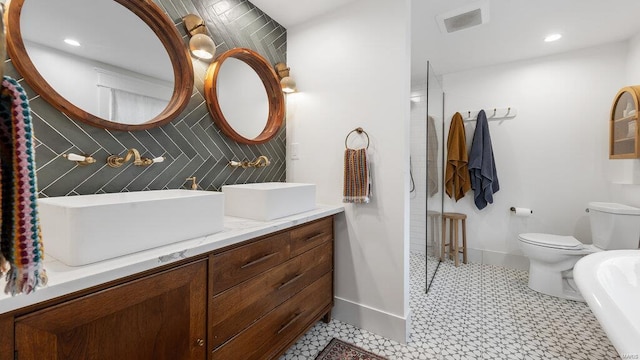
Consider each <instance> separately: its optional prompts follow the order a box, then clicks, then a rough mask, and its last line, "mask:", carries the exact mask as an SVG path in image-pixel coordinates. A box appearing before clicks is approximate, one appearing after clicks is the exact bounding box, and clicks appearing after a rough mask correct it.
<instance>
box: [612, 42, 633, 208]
mask: <svg viewBox="0 0 640 360" xmlns="http://www.w3.org/2000/svg"><path fill="white" fill-rule="evenodd" d="M626 60H627V66H626V76H625V80H626V81H625V82H624V84H621V85H620V87H622V86H629V85H640V34H638V35H637V36H635V37H634V38H631V39H630V40H629V52H628V56H627V59H626ZM614 95H615V94H614ZM611 101H613V95H612V96H611ZM607 168H608V170H609V173H610V176H609V177H610V179H611V182H612V183H611V185H610V188H611V193H612V201H615V202H620V203H623V204H628V205H632V206H638V207H640V159H616V160H609V161H608V163H607Z"/></svg>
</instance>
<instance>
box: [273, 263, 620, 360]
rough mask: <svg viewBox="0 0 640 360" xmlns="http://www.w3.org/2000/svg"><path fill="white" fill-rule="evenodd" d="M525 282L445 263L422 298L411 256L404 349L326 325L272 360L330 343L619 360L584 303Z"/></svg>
mask: <svg viewBox="0 0 640 360" xmlns="http://www.w3.org/2000/svg"><path fill="white" fill-rule="evenodd" d="M436 263H437V260H435V259H433V258H430V259H429V266H431V264H436ZM527 278H528V273H527V272H526V271H520V270H513V269H506V268H503V267H498V266H490V265H480V264H467V265H461V266H460V267H458V268H456V267H455V266H454V265H453V263H452V262H450V261H449V262H446V263H442V264H441V265H440V268H439V269H438V272H437V274H436V276H435V278H434V280H433V284H432V286H431V289H430V291H429V294H426V295H425V293H424V290H425V255H423V254H419V253H411V299H410V306H411V309H412V312H413V332H412V335H411V339H410V341H409V342H408V343H407V344H406V345H403V344H399V343H397V342H395V341H392V340H388V339H385V338H383V337H381V336H378V335H375V334H372V333H370V332H368V331H365V330H361V329H358V328H356V327H354V326H351V325H349V324H345V323H341V322H340V321H337V320H335V319H334V320H332V321H331V322H330V323H329V324H324V323H322V322H319V323H318V324H317V325H315V326H314V327H313V328H311V330H309V332H308V333H307V334H306V335H305V336H303V337H302V338H301V339H300V340H299V341H298V342H297V343H296V344H294V345H293V346H292V347H291V348H290V349H289V350H288V351H287V353H285V354H284V355H283V356H282V357H281V358H280V360H303V359H314V358H315V356H316V354H318V352H320V351H321V350H322V349H323V348H324V347H325V345H327V344H328V343H329V341H330V340H331V338H332V337H337V338H340V339H342V340H344V341H347V342H350V343H352V344H355V345H357V346H360V347H362V348H364V349H366V350H369V351H371V352H374V353H376V354H380V355H383V356H386V357H387V358H389V359H390V360H394V359H397V360H413V359H438V360H440V359H442V360H449V359H455V360H458V359H469V360H476V359H482V360H484V359H505V360H511V359H527V360H542V359H559V360H583V359H587V360H590V359H593V360H605V359H607V360H608V359H620V357H619V356H618V354H617V352H616V350H615V349H614V348H613V346H612V345H611V343H610V342H609V339H608V338H607V336H606V335H605V333H604V332H603V331H602V329H601V328H600V324H599V323H598V321H597V320H596V318H595V317H594V316H593V314H592V313H591V310H589V307H588V306H587V305H586V304H584V303H578V302H574V301H570V300H563V299H558V298H554V297H550V296H546V295H542V294H539V293H536V292H535V291H533V290H531V289H529V288H528V287H527Z"/></svg>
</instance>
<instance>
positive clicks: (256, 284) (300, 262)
mask: <svg viewBox="0 0 640 360" xmlns="http://www.w3.org/2000/svg"><path fill="white" fill-rule="evenodd" d="M209 259H210V261H209V266H210V274H211V276H210V278H211V284H210V288H211V292H210V296H211V300H210V302H209V323H210V327H209V330H210V332H209V347H210V351H211V352H212V357H211V359H213V360H229V359H242V360H252V359H274V358H277V357H278V356H279V355H281V354H282V353H283V352H284V351H286V349H287V348H288V347H289V346H291V345H292V344H293V343H294V342H295V341H296V340H297V339H298V338H299V337H300V336H302V334H304V332H305V331H306V330H307V329H309V328H310V327H311V326H312V325H313V324H314V323H315V322H316V321H318V320H319V319H321V318H324V320H325V321H329V319H330V312H331V308H332V307H333V218H331V217H329V218H325V219H320V220H318V221H315V222H312V223H309V224H305V225H302V226H299V227H296V228H293V229H291V230H289V231H286V232H283V233H280V234H277V235H274V236H269V237H266V238H263V239H259V240H256V241H254V242H251V243H249V244H245V245H242V246H239V247H235V248H231V249H226V250H225V249H223V251H221V252H217V253H214V254H212V255H211V256H210V258H209ZM275 259H277V260H275Z"/></svg>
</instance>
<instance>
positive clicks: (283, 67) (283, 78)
mask: <svg viewBox="0 0 640 360" xmlns="http://www.w3.org/2000/svg"><path fill="white" fill-rule="evenodd" d="M275 67H276V72H277V73H278V77H279V78H280V86H282V92H284V93H287V94H290V93H294V92H296V91H298V89H297V88H296V81H295V80H293V78H292V77H291V76H289V70H290V69H289V68H288V67H287V64H285V63H281V62H280V63H277V64H276V66H275Z"/></svg>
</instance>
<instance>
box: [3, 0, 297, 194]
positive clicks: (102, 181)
mask: <svg viewBox="0 0 640 360" xmlns="http://www.w3.org/2000/svg"><path fill="white" fill-rule="evenodd" d="M155 1H156V3H157V4H158V5H160V6H161V7H162V8H163V9H164V10H165V12H166V13H167V14H168V15H169V17H170V18H171V19H172V20H173V21H174V23H175V24H176V27H177V28H178V30H179V31H180V33H181V34H183V38H184V41H185V46H186V43H187V41H188V40H187V37H186V34H185V31H184V29H183V25H182V17H183V16H184V15H186V14H189V13H195V14H199V15H200V16H201V17H202V18H203V19H205V21H206V22H207V26H208V29H209V33H210V34H211V35H212V37H213V39H214V41H215V43H216V44H217V45H218V53H222V52H224V51H226V50H229V49H231V48H235V47H247V48H250V49H253V50H255V51H257V52H258V53H260V54H261V55H263V56H264V57H265V58H266V59H267V60H269V62H271V63H272V64H275V63H277V62H279V61H285V60H286V46H287V43H286V29H284V28H283V27H282V26H280V25H279V24H278V23H276V22H275V21H273V20H272V19H271V18H270V17H269V16H267V15H266V14H265V13H263V12H262V11H261V10H260V9H258V8H256V7H255V6H254V5H253V4H251V3H250V2H248V1H242V0H224V1H217V0H155ZM207 66H208V64H205V63H203V62H201V61H199V60H195V61H194V74H195V86H194V90H193V95H192V96H191V101H190V103H189V106H188V107H187V109H186V110H185V111H184V112H183V113H182V114H180V116H179V117H178V118H176V119H175V120H173V121H172V122H171V123H170V124H168V125H165V126H163V127H161V128H155V129H151V130H148V131H136V132H121V131H109V130H103V129H99V128H95V127H92V126H88V125H85V124H83V123H80V122H77V121H74V120H71V119H69V118H68V117H67V116H66V115H64V114H62V113H60V112H59V111H57V110H56V109H55V108H53V107H52V106H51V105H49V104H48V103H47V102H46V101H44V100H43V99H42V98H41V97H40V96H38V94H36V93H35V92H34V91H33V90H32V89H31V88H30V87H29V86H28V85H27V84H26V82H24V81H21V84H22V86H24V87H25V90H26V91H27V93H28V94H29V97H30V104H31V111H32V115H33V122H34V132H35V137H36V139H37V142H36V168H37V175H38V188H39V192H40V195H41V196H62V195H76V194H93V193H103V192H121V191H136V190H154V189H176V188H184V187H186V183H185V179H186V178H187V177H191V176H196V177H197V178H198V182H199V184H200V186H201V187H202V188H203V189H206V190H218V189H219V188H220V186H222V185H224V184H238V183H252V182H265V181H284V180H285V175H286V166H285V164H286V161H285V138H286V134H285V128H284V127H283V128H282V129H281V130H280V133H279V134H278V136H277V137H276V138H274V139H273V140H271V141H269V142H268V143H266V144H262V145H243V144H238V143H235V142H234V141H232V140H230V139H228V138H227V137H226V136H225V135H224V134H222V133H220V130H219V129H218V128H217V127H216V125H215V124H214V123H213V119H212V118H211V116H210V115H209V113H208V111H207V105H206V103H205V100H204V96H203V84H204V75H205V72H206V68H207ZM5 74H6V75H9V76H12V77H14V78H16V79H21V78H22V77H21V76H20V75H19V74H18V73H17V72H16V71H15V69H14V68H13V66H12V65H11V61H8V62H7V63H6V66H5ZM132 147H133V148H137V149H138V150H140V152H141V154H142V155H143V156H146V157H156V156H161V155H163V156H165V157H166V161H165V162H163V163H160V164H154V165H152V166H149V167H137V166H133V165H132V164H127V165H125V166H123V167H122V168H119V169H113V168H110V167H108V166H106V163H105V160H106V158H107V156H109V155H110V154H120V155H124V154H125V153H126V151H127V149H129V148H132ZM69 152H73V153H79V154H90V155H92V156H93V157H95V158H96V160H97V163H96V164H93V165H90V166H86V167H78V166H76V165H75V163H73V162H71V161H68V160H66V159H65V158H63V157H62V154H66V153H69ZM260 155H266V156H268V157H269V159H270V160H271V165H270V166H268V167H265V168H259V169H246V170H244V169H232V168H230V167H229V166H227V162H228V161H229V160H231V159H236V160H244V159H250V160H252V159H254V158H256V157H258V156H260Z"/></svg>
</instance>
